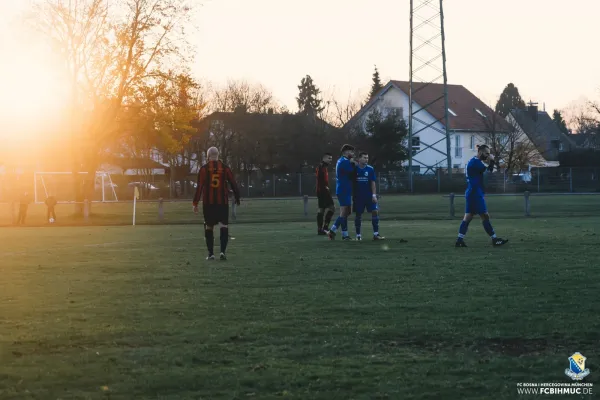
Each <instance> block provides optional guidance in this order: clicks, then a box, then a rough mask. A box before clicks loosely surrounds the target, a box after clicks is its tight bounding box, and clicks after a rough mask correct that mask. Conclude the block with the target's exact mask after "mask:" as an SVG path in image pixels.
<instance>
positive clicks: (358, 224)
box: [354, 214, 362, 236]
mask: <svg viewBox="0 0 600 400" xmlns="http://www.w3.org/2000/svg"><path fill="white" fill-rule="evenodd" d="M361 225H362V214H356V218H355V219H354V227H355V228H356V236H360V227H361Z"/></svg>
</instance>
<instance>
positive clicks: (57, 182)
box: [34, 172, 118, 203]
mask: <svg viewBox="0 0 600 400" xmlns="http://www.w3.org/2000/svg"><path fill="white" fill-rule="evenodd" d="M87 175H88V173H87V172H78V173H77V182H75V181H74V177H73V173H72V172H35V173H34V201H35V202H36V203H44V202H45V201H46V198H48V196H50V195H52V196H54V197H55V198H56V201H58V202H59V203H73V202H75V201H76V197H75V185H76V184H80V185H83V183H84V182H85V180H86V179H87ZM117 189H118V186H117V185H116V184H115V183H113V180H112V178H111V176H110V174H109V173H108V172H96V177H95V179H94V194H93V196H92V198H91V199H89V200H91V201H93V202H109V201H117V200H118V198H117Z"/></svg>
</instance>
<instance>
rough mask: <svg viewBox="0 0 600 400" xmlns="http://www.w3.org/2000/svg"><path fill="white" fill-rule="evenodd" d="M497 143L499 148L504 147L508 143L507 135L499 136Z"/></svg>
mask: <svg viewBox="0 0 600 400" xmlns="http://www.w3.org/2000/svg"><path fill="white" fill-rule="evenodd" d="M499 141H500V145H501V146H506V144H507V143H508V135H500V140H499Z"/></svg>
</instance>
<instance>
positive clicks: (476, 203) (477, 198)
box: [465, 193, 487, 215]
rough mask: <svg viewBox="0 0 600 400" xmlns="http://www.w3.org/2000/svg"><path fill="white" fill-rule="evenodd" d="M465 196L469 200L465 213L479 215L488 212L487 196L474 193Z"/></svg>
mask: <svg viewBox="0 0 600 400" xmlns="http://www.w3.org/2000/svg"><path fill="white" fill-rule="evenodd" d="M465 198H466V200H467V201H466V205H465V214H475V215H478V214H486V213H487V206H486V204H485V198H484V197H483V195H480V194H478V193H472V194H470V195H468V196H465Z"/></svg>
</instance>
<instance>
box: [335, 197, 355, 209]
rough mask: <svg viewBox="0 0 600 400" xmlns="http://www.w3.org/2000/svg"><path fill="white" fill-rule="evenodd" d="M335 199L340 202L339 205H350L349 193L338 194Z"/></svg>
mask: <svg viewBox="0 0 600 400" xmlns="http://www.w3.org/2000/svg"><path fill="white" fill-rule="evenodd" d="M337 199H338V203H339V204H340V207H350V206H351V205H352V195H351V194H338V195H337Z"/></svg>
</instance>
